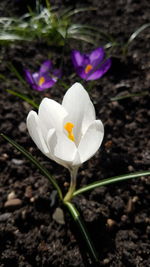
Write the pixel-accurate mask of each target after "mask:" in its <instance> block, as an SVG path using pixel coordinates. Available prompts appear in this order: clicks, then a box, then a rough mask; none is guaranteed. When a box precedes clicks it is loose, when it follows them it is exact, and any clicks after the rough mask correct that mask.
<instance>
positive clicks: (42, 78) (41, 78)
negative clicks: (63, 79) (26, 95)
mask: <svg viewBox="0 0 150 267" xmlns="http://www.w3.org/2000/svg"><path fill="white" fill-rule="evenodd" d="M44 82H45V78H44V77H43V76H41V77H40V79H39V81H38V85H39V86H41V85H42V84H43V83H44Z"/></svg>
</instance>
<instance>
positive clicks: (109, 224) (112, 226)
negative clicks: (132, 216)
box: [107, 219, 116, 230]
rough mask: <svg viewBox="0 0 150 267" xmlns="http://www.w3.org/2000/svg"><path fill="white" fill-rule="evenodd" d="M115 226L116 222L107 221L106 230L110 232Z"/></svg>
mask: <svg viewBox="0 0 150 267" xmlns="http://www.w3.org/2000/svg"><path fill="white" fill-rule="evenodd" d="M115 225H116V222H115V221H114V220H112V219H107V226H108V228H109V229H110V230H111V229H113V228H114V226H115Z"/></svg>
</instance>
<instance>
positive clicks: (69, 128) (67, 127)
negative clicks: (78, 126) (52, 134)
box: [64, 122, 75, 142]
mask: <svg viewBox="0 0 150 267" xmlns="http://www.w3.org/2000/svg"><path fill="white" fill-rule="evenodd" d="M73 127H74V124H73V123H71V122H67V123H66V124H65V125H64V129H65V130H66V131H67V132H68V138H69V139H70V140H72V141H73V142H74V141H75V138H74V135H73V131H72V129H73Z"/></svg>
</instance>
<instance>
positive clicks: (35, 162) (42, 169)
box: [0, 133, 62, 200]
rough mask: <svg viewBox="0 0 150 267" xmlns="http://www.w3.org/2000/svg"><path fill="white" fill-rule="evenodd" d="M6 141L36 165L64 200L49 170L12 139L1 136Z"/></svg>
mask: <svg viewBox="0 0 150 267" xmlns="http://www.w3.org/2000/svg"><path fill="white" fill-rule="evenodd" d="M0 135H1V136H2V137H3V138H4V139H5V140H6V141H8V142H9V143H10V144H11V145H12V146H13V147H15V148H16V149H17V150H18V151H20V152H21V153H22V154H23V155H24V156H25V157H26V158H27V159H29V160H30V162H32V163H33V164H34V166H36V167H37V169H39V170H40V172H41V173H42V174H43V175H44V176H45V177H46V178H47V179H48V180H49V181H50V182H51V183H52V185H53V186H54V187H55V189H56V190H57V192H58V195H59V197H60V199H61V200H62V191H61V189H60V187H59V185H58V184H57V182H56V180H55V179H54V178H53V176H52V175H50V173H49V172H48V170H47V169H46V168H45V167H43V166H42V165H41V164H40V163H39V162H38V161H37V160H36V159H35V158H34V157H33V156H32V155H31V154H30V153H29V152H28V151H27V150H25V149H24V148H23V147H22V146H20V145H19V144H17V143H16V142H15V141H13V140H12V139H11V138H9V137H8V136H6V135H5V134H2V133H1V134H0Z"/></svg>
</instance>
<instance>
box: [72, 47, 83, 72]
mask: <svg viewBox="0 0 150 267" xmlns="http://www.w3.org/2000/svg"><path fill="white" fill-rule="evenodd" d="M71 59H72V63H73V65H74V67H75V68H76V67H79V66H82V64H83V55H81V53H80V52H79V51H78V50H72V53H71Z"/></svg>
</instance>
